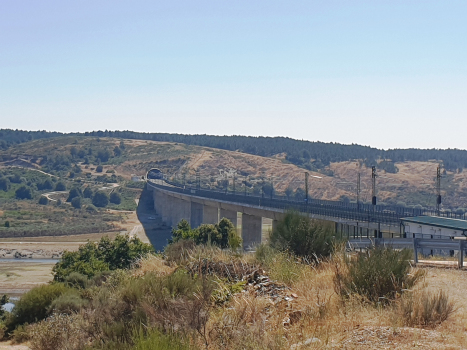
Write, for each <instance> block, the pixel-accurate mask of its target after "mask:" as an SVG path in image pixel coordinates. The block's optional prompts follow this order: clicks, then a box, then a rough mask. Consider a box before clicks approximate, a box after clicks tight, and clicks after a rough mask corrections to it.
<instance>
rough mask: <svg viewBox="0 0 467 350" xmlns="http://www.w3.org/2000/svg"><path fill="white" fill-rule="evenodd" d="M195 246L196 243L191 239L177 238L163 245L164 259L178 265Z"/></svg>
mask: <svg viewBox="0 0 467 350" xmlns="http://www.w3.org/2000/svg"><path fill="white" fill-rule="evenodd" d="M195 246H196V243H195V241H194V240H192V239H179V240H177V241H176V242H173V243H171V244H169V245H167V246H166V247H165V250H164V253H165V255H166V260H167V261H168V262H175V263H177V264H178V265H180V264H182V263H183V262H185V261H187V260H188V258H189V256H190V253H191V252H192V250H193V249H194V248H195Z"/></svg>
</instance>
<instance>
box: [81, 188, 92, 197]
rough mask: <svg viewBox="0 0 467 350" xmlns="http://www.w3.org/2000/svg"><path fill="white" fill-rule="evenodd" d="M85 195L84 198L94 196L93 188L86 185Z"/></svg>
mask: <svg viewBox="0 0 467 350" xmlns="http://www.w3.org/2000/svg"><path fill="white" fill-rule="evenodd" d="M83 197H84V198H92V190H91V187H89V186H86V188H85V189H84V191H83Z"/></svg>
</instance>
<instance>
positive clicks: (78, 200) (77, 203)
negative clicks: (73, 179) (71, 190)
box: [71, 197, 82, 209]
mask: <svg viewBox="0 0 467 350" xmlns="http://www.w3.org/2000/svg"><path fill="white" fill-rule="evenodd" d="M71 205H72V206H73V208H75V209H81V205H82V204H81V197H75V198H73V199H72V200H71Z"/></svg>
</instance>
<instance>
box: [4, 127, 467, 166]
mask: <svg viewBox="0 0 467 350" xmlns="http://www.w3.org/2000/svg"><path fill="white" fill-rule="evenodd" d="M67 136H95V137H99V138H107V137H109V138H122V139H134V140H150V141H159V142H176V143H183V144H187V145H195V146H203V147H211V148H218V149H223V150H229V151H240V152H243V153H248V154H253V155H259V156H265V157H271V156H275V155H277V154H283V156H284V157H285V159H287V160H288V161H289V162H290V163H292V164H295V165H297V166H299V167H302V168H304V169H307V170H318V169H323V168H324V167H326V166H329V165H330V163H334V162H343V161H351V160H359V159H360V160H362V161H363V162H364V163H365V164H366V165H367V166H372V165H376V164H377V163H379V164H378V165H379V167H380V168H381V169H385V170H387V171H392V172H393V171H395V170H396V168H395V167H394V162H404V161H430V160H437V161H438V162H439V163H442V164H443V167H444V168H445V169H446V170H450V171H461V170H462V169H464V168H466V167H467V151H466V150H459V149H389V150H382V149H377V148H374V147H369V146H362V145H357V144H351V145H344V144H339V143H335V142H329V143H326V142H320V141H313V142H312V141H304V140H295V139H292V138H288V137H253V136H239V135H232V136H216V135H184V134H169V133H142V132H134V131H127V130H126V131H109V130H105V131H92V132H85V133H70V134H64V133H58V132H47V131H23V130H11V129H0V149H4V150H6V149H8V148H10V147H14V146H15V145H16V144H19V143H23V142H29V141H32V140H36V139H43V138H53V137H67ZM381 160H385V162H384V163H381V162H380V161H381Z"/></svg>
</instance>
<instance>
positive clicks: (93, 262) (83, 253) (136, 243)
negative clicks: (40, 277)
mask: <svg viewBox="0 0 467 350" xmlns="http://www.w3.org/2000/svg"><path fill="white" fill-rule="evenodd" d="M151 252H153V247H152V246H151V245H150V244H146V243H143V242H141V240H140V239H139V238H138V237H133V238H130V237H129V236H128V235H126V236H122V235H117V236H116V237H115V239H114V240H113V241H111V240H110V239H109V238H108V237H103V238H101V240H100V241H99V242H98V243H94V242H88V243H86V244H84V245H82V246H80V247H79V249H78V251H77V252H65V253H64V254H63V256H62V259H61V260H60V261H59V262H58V263H57V264H55V266H54V267H53V269H52V271H53V272H54V280H55V281H60V282H63V281H66V278H67V277H69V276H71V274H72V273H74V272H78V273H80V274H82V275H84V276H87V277H88V278H92V277H94V276H95V275H98V274H100V273H101V272H103V271H108V270H116V269H127V268H129V267H130V266H131V265H132V264H133V263H134V262H135V261H136V260H138V259H140V258H142V257H144V256H147V255H148V254H149V253H151Z"/></svg>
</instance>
